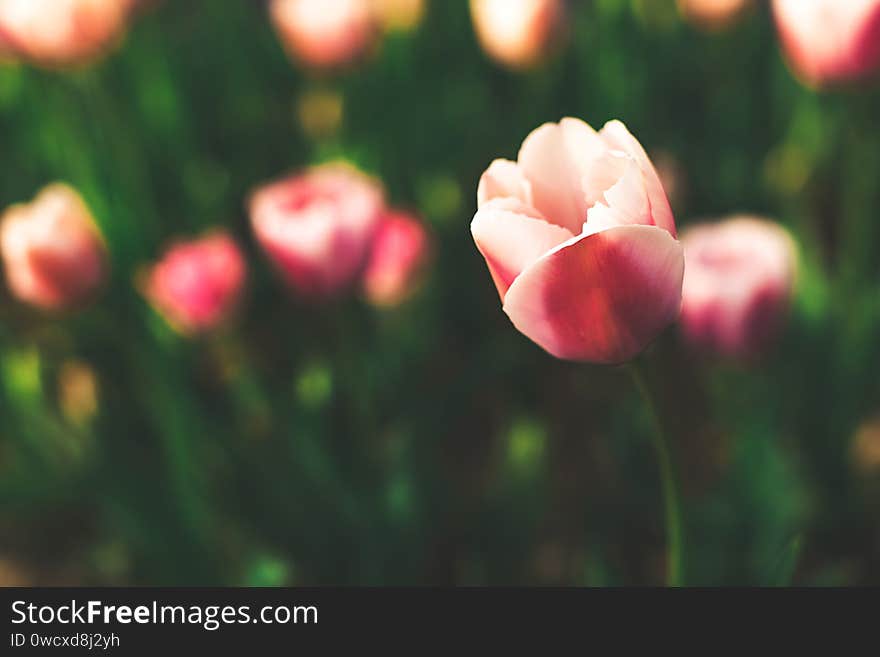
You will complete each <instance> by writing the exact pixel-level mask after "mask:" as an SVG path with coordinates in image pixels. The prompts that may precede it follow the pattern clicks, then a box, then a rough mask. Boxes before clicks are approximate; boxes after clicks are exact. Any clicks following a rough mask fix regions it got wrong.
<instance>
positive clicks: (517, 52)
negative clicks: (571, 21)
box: [471, 0, 565, 68]
mask: <svg viewBox="0 0 880 657" xmlns="http://www.w3.org/2000/svg"><path fill="white" fill-rule="evenodd" d="M471 17H472V19H473V24H474V30H475V31H476V33H477V39H478V40H479V42H480V45H481V46H482V47H483V50H485V51H486V54H488V55H489V56H490V57H492V58H493V59H494V60H496V61H497V62H499V63H500V64H503V65H505V66H508V67H511V68H527V67H529V66H532V65H534V64H535V63H537V62H538V61H540V60H541V59H542V58H543V57H545V56H546V55H547V54H548V53H549V51H550V50H551V49H552V47H553V45H554V41H555V40H556V39H558V37H559V36H560V34H561V31H562V26H563V22H564V19H565V7H564V5H563V3H562V2H561V0H471Z"/></svg>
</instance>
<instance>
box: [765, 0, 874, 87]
mask: <svg viewBox="0 0 880 657" xmlns="http://www.w3.org/2000/svg"><path fill="white" fill-rule="evenodd" d="M773 13H774V15H775V17H776V26H777V28H778V29H779V35H780V38H781V40H782V45H783V47H784V49H785V52H786V55H787V56H788V61H789V63H790V64H791V67H792V68H793V69H794V71H795V73H796V74H797V75H798V76H799V77H801V78H802V79H803V80H804V81H805V82H807V83H808V84H811V85H816V86H821V85H824V84H828V83H834V82H846V81H851V80H855V79H858V78H862V77H864V76H867V75H869V74H870V73H872V72H874V71H876V70H877V69H878V68H880V0H773Z"/></svg>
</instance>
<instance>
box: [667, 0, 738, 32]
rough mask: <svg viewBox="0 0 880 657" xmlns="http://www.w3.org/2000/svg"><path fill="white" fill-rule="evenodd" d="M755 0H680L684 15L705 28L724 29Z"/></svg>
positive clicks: (679, 5) (679, 8)
mask: <svg viewBox="0 0 880 657" xmlns="http://www.w3.org/2000/svg"><path fill="white" fill-rule="evenodd" d="M752 2H753V0H678V10H679V11H680V12H681V14H682V16H684V18H685V19H687V20H688V21H689V22H691V23H693V24H694V25H696V26H697V27H700V28H702V29H705V30H723V29H724V28H726V27H729V26H730V25H731V24H732V23H734V22H735V21H736V20H737V19H738V18H739V17H740V16H741V15H742V14H743V13H744V12H745V10H746V9H748V8H749V7H750V6H751V5H752Z"/></svg>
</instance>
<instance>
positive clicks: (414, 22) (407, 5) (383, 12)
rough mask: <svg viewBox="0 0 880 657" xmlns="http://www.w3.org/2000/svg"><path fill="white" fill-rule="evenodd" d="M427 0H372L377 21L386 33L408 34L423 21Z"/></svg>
mask: <svg viewBox="0 0 880 657" xmlns="http://www.w3.org/2000/svg"><path fill="white" fill-rule="evenodd" d="M425 1H426V0H371V2H372V7H373V13H374V15H375V16H376V20H377V21H378V22H379V24H380V25H381V26H382V29H383V30H385V31H386V32H393V31H401V32H408V31H410V30H413V29H415V28H416V27H417V26H418V25H419V23H420V22H421V21H422V17H423V15H424V13H425Z"/></svg>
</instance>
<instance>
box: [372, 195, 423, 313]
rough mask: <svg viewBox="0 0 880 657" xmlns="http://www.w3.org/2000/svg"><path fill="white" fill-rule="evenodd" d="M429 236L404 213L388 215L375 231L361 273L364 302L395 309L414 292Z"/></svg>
mask: <svg viewBox="0 0 880 657" xmlns="http://www.w3.org/2000/svg"><path fill="white" fill-rule="evenodd" d="M428 247H429V245H428V234H427V232H426V230H425V227H424V226H423V225H422V223H421V222H420V221H418V220H416V219H414V218H413V217H411V216H410V215H408V214H406V213H403V212H389V213H387V214H386V215H385V216H384V217H383V218H382V221H381V222H380V224H379V227H378V229H377V230H376V235H375V237H374V238H373V243H372V245H371V246H370V256H369V259H368V260H367V267H366V269H365V270H364V276H363V285H364V291H365V293H366V295H367V299H369V301H370V302H371V303H373V304H375V305H377V306H394V305H397V304H399V303H401V302H402V301H404V300H405V299H406V297H408V296H409V295H410V293H411V292H412V291H413V290H414V289H415V287H416V285H417V283H418V281H419V274H421V270H422V268H423V267H424V264H425V260H426V259H427V257H428V250H429V249H428Z"/></svg>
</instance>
